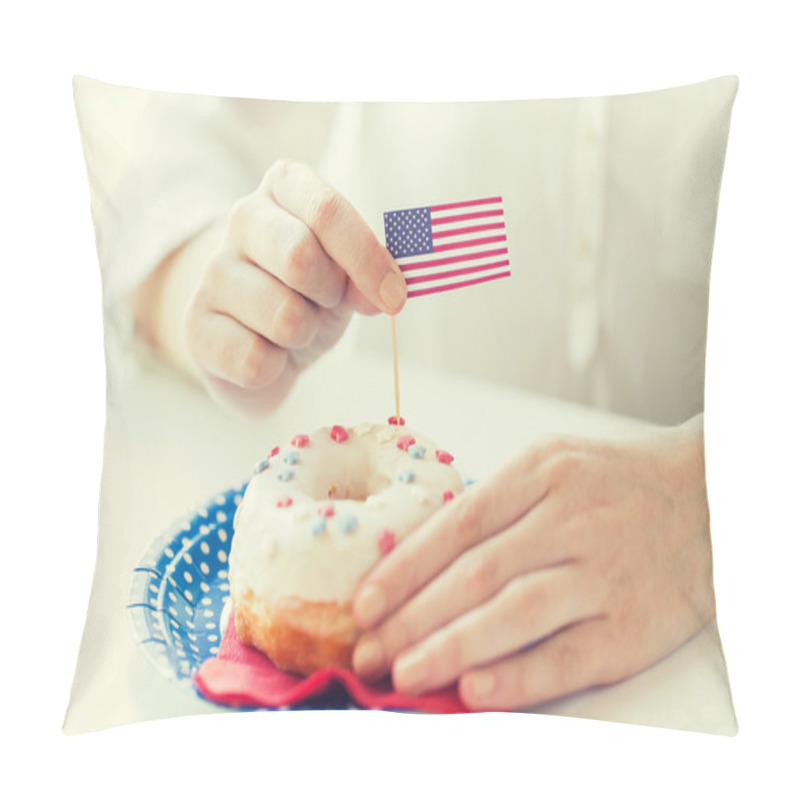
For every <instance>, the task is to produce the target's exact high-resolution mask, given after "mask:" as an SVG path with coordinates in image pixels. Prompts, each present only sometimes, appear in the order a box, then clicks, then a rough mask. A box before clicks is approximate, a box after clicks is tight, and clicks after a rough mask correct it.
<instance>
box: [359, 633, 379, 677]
mask: <svg viewBox="0 0 800 800" xmlns="http://www.w3.org/2000/svg"><path fill="white" fill-rule="evenodd" d="M383 664H384V658H383V647H382V646H381V643H380V641H379V640H378V638H377V637H376V636H368V637H365V638H363V639H362V640H361V641H360V642H359V643H358V644H357V645H356V649H355V650H354V651H353V668H354V669H355V671H356V672H357V673H359V674H362V675H364V674H366V675H369V674H372V673H375V672H379V671H380V669H381V668H382V667H383Z"/></svg>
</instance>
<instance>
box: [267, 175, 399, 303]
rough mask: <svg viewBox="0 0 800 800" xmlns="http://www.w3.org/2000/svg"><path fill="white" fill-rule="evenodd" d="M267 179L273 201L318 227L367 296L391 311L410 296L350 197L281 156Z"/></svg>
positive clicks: (330, 250)
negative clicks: (282, 159)
mask: <svg viewBox="0 0 800 800" xmlns="http://www.w3.org/2000/svg"><path fill="white" fill-rule="evenodd" d="M265 185H266V187H267V189H268V191H269V193H270V195H271V197H272V198H273V199H274V200H275V202H276V203H277V204H278V205H279V206H281V207H282V208H285V209H286V210H287V211H288V212H289V213H290V214H292V215H294V216H295V217H297V218H298V219H299V220H301V221H302V222H303V223H305V225H306V226H307V227H308V228H309V229H310V230H311V231H312V232H313V233H314V235H315V236H316V238H317V239H318V240H319V241H320V243H321V244H322V247H323V248H324V249H325V251H326V252H327V253H328V255H329V256H330V257H331V258H332V259H333V260H334V261H335V262H336V263H337V264H339V265H340V266H341V267H342V269H344V271H345V272H346V273H347V275H348V276H349V277H350V278H351V279H352V280H353V282H354V283H355V284H356V286H357V287H358V288H359V289H360V290H361V292H362V293H363V294H364V296H365V297H366V298H367V299H368V300H369V301H370V302H371V303H372V304H373V305H375V306H377V307H378V308H380V309H382V310H383V311H385V312H386V313H388V314H396V313H397V312H398V311H400V309H401V308H402V307H403V305H404V303H405V300H406V284H405V280H404V279H403V276H402V273H401V272H400V269H399V267H398V266H397V264H396V263H395V262H394V259H393V258H392V257H391V255H390V254H389V251H388V250H387V249H386V248H385V247H384V246H383V245H382V244H381V243H380V242H379V241H378V239H377V237H376V236H375V234H374V233H373V232H372V230H371V229H370V227H369V225H367V223H366V222H365V221H364V220H363V219H362V217H361V216H360V215H359V213H358V212H357V211H356V209H355V208H354V207H353V206H352V205H351V203H350V202H349V201H348V200H347V199H346V198H345V197H344V196H343V195H341V194H340V193H339V192H337V191H336V190H335V189H334V188H333V187H331V186H330V185H329V184H327V183H326V182H325V181H323V180H322V179H321V178H320V177H319V176H318V175H317V174H316V173H315V172H314V171H313V170H312V169H311V168H310V167H308V166H307V165H305V164H301V163H297V162H292V161H280V162H278V163H277V164H275V165H274V166H273V167H272V168H270V170H269V171H268V172H267V175H266V176H265Z"/></svg>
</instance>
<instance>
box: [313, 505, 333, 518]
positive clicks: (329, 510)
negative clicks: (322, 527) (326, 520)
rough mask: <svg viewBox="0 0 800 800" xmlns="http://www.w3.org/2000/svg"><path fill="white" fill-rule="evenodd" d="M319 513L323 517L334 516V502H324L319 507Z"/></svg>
mask: <svg viewBox="0 0 800 800" xmlns="http://www.w3.org/2000/svg"><path fill="white" fill-rule="evenodd" d="M317 514H319V515H320V516H321V517H332V516H333V514H334V508H333V503H323V504H322V505H321V506H320V507H319V508H318V509H317Z"/></svg>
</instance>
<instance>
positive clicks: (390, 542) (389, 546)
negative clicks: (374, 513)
mask: <svg viewBox="0 0 800 800" xmlns="http://www.w3.org/2000/svg"><path fill="white" fill-rule="evenodd" d="M394 546H395V535H394V532H393V531H390V530H388V529H387V528H384V529H383V533H381V535H380V536H379V537H378V547H379V548H380V550H381V555H384V556H385V555H386V554H387V553H389V552H391V551H392V550H394Z"/></svg>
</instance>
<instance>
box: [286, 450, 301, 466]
mask: <svg viewBox="0 0 800 800" xmlns="http://www.w3.org/2000/svg"><path fill="white" fill-rule="evenodd" d="M283 460H284V461H285V462H286V463H287V464H296V463H297V462H298V461H299V460H300V453H298V452H297V450H290V451H289V452H288V453H287V454H286V455H285V456H284V457H283Z"/></svg>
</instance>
